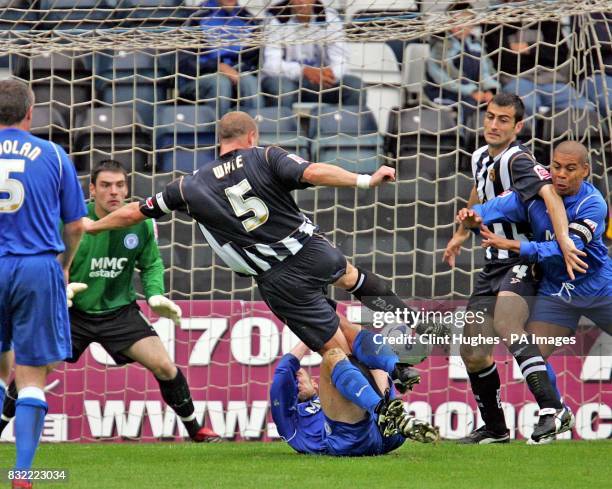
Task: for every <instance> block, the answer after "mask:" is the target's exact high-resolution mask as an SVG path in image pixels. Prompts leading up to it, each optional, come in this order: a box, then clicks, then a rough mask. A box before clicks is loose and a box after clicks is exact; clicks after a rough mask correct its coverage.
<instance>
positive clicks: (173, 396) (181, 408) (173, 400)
mask: <svg viewBox="0 0 612 489" xmlns="http://www.w3.org/2000/svg"><path fill="white" fill-rule="evenodd" d="M157 382H158V383H159V390H160V392H161V395H162V397H163V399H164V401H166V404H168V406H170V407H171V408H172V409H174V412H175V413H176V414H177V415H178V417H179V418H181V421H182V422H183V424H184V425H185V428H186V429H187V433H189V437H190V438H193V437H194V436H195V435H196V434H197V432H198V430H199V429H200V423H198V420H197V419H196V415H195V408H194V407H193V400H192V399H191V392H190V390H189V386H188V385H187V379H186V378H185V376H184V375H183V372H181V370H180V369H179V368H178V367H177V368H176V376H175V377H174V378H173V379H171V380H160V379H157Z"/></svg>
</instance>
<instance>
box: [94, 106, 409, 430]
mask: <svg viewBox="0 0 612 489" xmlns="http://www.w3.org/2000/svg"><path fill="white" fill-rule="evenodd" d="M218 130H219V139H220V144H221V149H220V155H221V156H220V157H219V159H218V160H216V161H213V162H210V163H207V164H205V165H203V166H202V167H201V168H200V169H198V170H196V171H195V172H194V173H193V174H192V175H187V176H184V177H181V178H180V179H178V180H175V181H174V182H172V183H170V184H169V185H168V186H167V187H166V189H165V190H164V191H163V192H159V193H158V194H156V195H155V196H153V197H150V198H148V199H146V200H145V201H144V202H141V203H132V204H129V205H127V206H124V207H122V208H121V209H119V210H118V211H115V212H113V213H111V214H109V215H108V216H106V217H105V218H103V219H100V220H99V221H96V222H88V224H87V226H88V231H89V232H94V233H97V232H100V231H104V230H108V229H117V228H122V227H126V226H131V225H134V224H136V223H139V222H141V221H143V220H145V219H146V218H147V217H160V216H163V215H165V214H168V213H171V212H172V211H174V210H179V211H182V212H185V213H187V214H188V215H190V216H191V217H193V218H194V219H195V220H196V222H197V223H198V225H199V227H200V230H201V231H202V233H203V235H204V237H205V238H206V240H207V241H208V243H209V244H210V246H211V248H212V249H213V250H214V251H215V253H216V254H217V255H218V256H219V257H220V258H221V259H222V260H223V261H224V262H225V263H226V264H227V265H228V266H229V267H230V268H231V269H232V270H233V271H234V272H236V273H238V274H241V275H243V276H250V277H253V278H254V279H255V281H256V282H257V285H258V287H259V291H260V293H261V295H262V297H263V299H264V300H265V302H266V303H267V305H268V307H269V308H270V309H271V311H272V312H273V313H274V314H275V315H276V316H277V317H278V318H279V319H280V320H281V321H283V322H284V323H286V324H287V325H288V326H289V327H290V328H291V330H292V331H293V332H294V333H295V334H296V335H297V336H298V337H299V338H300V339H301V340H302V341H303V342H304V343H305V344H306V345H308V347H309V348H310V349H311V350H313V351H317V352H319V353H321V354H323V353H325V352H326V351H328V350H331V349H333V348H340V349H342V350H343V351H346V352H348V349H347V343H346V339H345V338H344V335H343V334H342V332H341V331H339V329H338V325H339V319H338V317H337V316H336V311H335V304H334V303H333V301H330V300H329V299H328V298H327V297H326V295H325V290H326V288H327V286H328V285H330V284H334V283H338V285H339V286H342V287H345V288H348V287H352V289H351V290H352V291H353V293H354V294H355V296H356V297H358V298H361V299H362V300H363V301H364V303H366V304H367V303H368V302H369V300H370V299H376V296H377V295H380V294H389V293H391V294H392V292H391V291H390V289H389V288H388V287H387V286H386V284H385V283H384V282H383V281H382V280H381V279H379V278H378V277H376V275H374V274H371V273H368V274H367V275H364V274H363V272H361V273H360V272H359V270H357V269H356V268H355V267H352V266H351V265H349V264H348V262H347V260H346V258H345V257H344V255H343V254H342V253H341V252H340V251H339V250H338V249H337V248H335V247H334V246H333V245H332V244H331V243H330V242H329V241H328V240H327V239H325V237H323V236H322V235H320V234H319V233H318V232H317V231H318V228H317V227H316V226H315V225H314V224H313V223H312V222H310V220H309V219H308V218H306V216H304V214H303V213H302V212H300V210H299V208H298V207H297V205H296V203H295V201H294V199H293V197H292V195H291V191H293V190H295V189H300V188H306V187H309V186H311V185H326V186H333V187H355V186H356V187H358V188H371V187H376V186H378V185H381V184H382V183H384V182H385V181H393V180H394V179H395V170H394V169H392V168H389V167H386V166H385V167H381V168H379V169H378V170H377V171H376V172H375V173H374V174H373V175H357V174H355V173H351V172H349V171H346V170H344V169H342V168H339V167H337V166H333V165H327V164H324V163H310V162H307V161H305V160H303V159H302V158H300V157H299V156H297V155H295V154H290V153H288V152H286V151H284V150H282V149H280V148H278V147H274V146H269V147H266V148H262V147H258V146H256V144H257V139H258V133H257V125H256V124H255V121H254V120H253V119H252V118H251V117H250V116H248V114H245V113H243V112H232V113H229V114H226V115H225V116H224V117H223V118H222V119H221V121H220V122H219V125H218ZM383 299H386V300H387V301H388V302H391V301H393V302H394V304H397V307H402V306H403V304H402V303H401V300H400V299H399V298H398V297H397V296H395V294H393V295H392V296H385V297H383ZM373 306H374V307H375V305H373ZM392 307H396V306H395V305H394V306H392ZM353 354H354V355H355V356H356V357H357V358H358V359H359V360H360V361H362V362H363V363H364V364H365V365H366V366H367V367H368V368H379V369H382V370H384V371H386V372H388V373H390V374H392V375H393V377H394V382H395V383H396V385H398V388H401V389H403V390H405V389H406V388H407V384H408V382H409V381H411V379H410V377H411V376H412V375H413V374H412V373H411V372H409V370H408V369H407V367H406V366H404V365H401V364H399V362H398V357H397V355H395V354H394V353H393V351H392V350H391V349H390V348H389V347H384V348H380V347H379V346H378V345H375V344H374V341H373V335H372V334H371V333H369V332H367V331H363V332H360V333H359V335H358V337H357V338H356V339H355V341H354V344H353ZM343 368H344V367H343ZM344 373H345V375H343V376H342V378H343V379H345V380H344V382H343V383H342V384H337V385H336V388H337V389H338V390H339V391H340V392H341V393H342V395H343V396H344V397H345V398H347V399H350V400H353V401H354V402H359V403H362V402H363V399H359V396H356V393H357V392H358V391H359V389H360V388H361V387H362V386H364V385H365V384H366V383H367V380H366V379H365V378H364V377H363V374H362V373H361V372H360V371H359V370H358V369H357V368H354V367H353V368H351V366H346V368H345V369H344ZM370 401H371V404H373V405H370V406H369V408H372V409H373V408H374V407H376V404H378V400H377V399H376V400H375V398H374V397H371V398H370ZM378 409H379V411H381V412H382V411H384V410H385V409H386V407H385V406H382V405H381V406H379V407H378ZM383 418H384V416H381V419H383Z"/></svg>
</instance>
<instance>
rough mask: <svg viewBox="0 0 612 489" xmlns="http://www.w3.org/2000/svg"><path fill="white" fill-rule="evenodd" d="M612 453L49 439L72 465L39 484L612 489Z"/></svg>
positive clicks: (42, 453) (59, 461)
mask: <svg viewBox="0 0 612 489" xmlns="http://www.w3.org/2000/svg"><path fill="white" fill-rule="evenodd" d="M13 450H14V448H13V446H11V445H7V444H2V445H0V467H3V468H6V467H7V465H9V464H10V463H11V462H12V461H13V460H14V453H13ZM611 453H612V441H611V440H607V441H597V442H557V443H554V444H551V445H547V446H539V447H538V446H536V447H532V446H527V445H525V443H524V442H514V443H512V444H510V445H488V446H457V445H455V444H452V443H450V442H447V443H439V444H436V445H418V444H415V443H406V444H405V445H404V446H403V447H402V448H401V449H400V450H398V451H396V452H393V453H391V454H389V455H385V456H384V457H373V458H353V459H349V458H332V457H322V456H320V457H312V456H304V455H298V454H296V453H294V452H293V451H292V450H291V449H290V448H289V447H288V446H287V445H285V444H284V443H281V442H278V443H255V442H253V443H231V442H226V443H221V444H213V445H203V444H202V445H196V444H191V443H180V444H171V443H151V444H127V443H125V444H108V443H97V444H87V445H85V444H60V445H52V444H44V445H42V447H41V448H40V450H39V453H38V454H37V457H36V467H38V468H60V467H61V468H66V469H68V471H69V479H68V481H66V482H61V483H60V482H57V483H53V484H51V483H39V484H38V485H35V487H49V488H52V487H55V488H58V489H60V488H82V489H98V488H99V489H115V488H118V489H119V488H120V489H129V488H143V489H158V488H159V489H162V488H163V489H170V488H180V489H196V488H197V489H200V488H202V489H204V488H205V489H208V488H228V489H230V488H231V489H239V488H258V489H260V488H272V489H289V488H296V489H298V488H299V489H309V488H317V489H328V488H331V489H344V488H347V489H349V488H350V489H359V488H367V489H370V488H372V489H373V488H385V489H386V488H404V487H405V488H410V489H423V488H427V489H429V488H436V489H437V488H440V489H446V488H448V489H463V488H470V489H472V488H473V489H480V488H486V489H496V488H504V489H506V488H508V489H539V488H541V489H564V488H568V489H581V488H585V489H586V488H588V489H599V488H602V489H603V488H608V487H611V486H610V484H611V482H610V481H611V480H612V468H611V467H612V464H610V454H611ZM0 487H1V486H0Z"/></svg>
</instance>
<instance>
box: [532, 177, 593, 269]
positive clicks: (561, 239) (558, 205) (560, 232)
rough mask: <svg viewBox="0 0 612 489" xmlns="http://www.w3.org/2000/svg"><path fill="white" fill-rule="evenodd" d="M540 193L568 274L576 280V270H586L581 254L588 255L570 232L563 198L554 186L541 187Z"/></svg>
mask: <svg viewBox="0 0 612 489" xmlns="http://www.w3.org/2000/svg"><path fill="white" fill-rule="evenodd" d="M538 195H539V196H540V197H541V198H542V200H544V203H545V204H546V209H548V216H549V217H550V220H551V222H552V225H553V230H554V231H555V239H556V240H557V243H558V244H559V249H560V250H561V252H562V254H563V259H564V260H565V267H566V269H567V274H568V275H569V277H570V278H571V279H572V280H574V279H575V276H574V270H576V271H577V272H580V273H584V272H585V271H586V270H585V268H586V263H584V262H583V261H582V260H581V259H580V256H586V253H584V252H583V251H582V250H581V249H580V248H578V247H577V246H576V241H575V240H574V239H573V238H572V235H571V234H570V232H569V223H568V221H567V213H566V211H565V206H564V205H563V199H562V198H561V197H560V196H559V194H557V192H555V190H554V188H553V186H552V185H546V186H544V187H542V188H540V191H539V192H538Z"/></svg>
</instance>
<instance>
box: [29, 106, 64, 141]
mask: <svg viewBox="0 0 612 489" xmlns="http://www.w3.org/2000/svg"><path fill="white" fill-rule="evenodd" d="M68 127H69V125H68V124H66V120H65V119H64V118H63V117H62V114H61V113H60V112H59V111H58V110H57V109H54V108H53V107H50V106H47V107H36V108H35V109H34V111H33V112H32V129H31V132H32V134H34V136H37V137H39V138H42V139H48V140H49V141H53V142H54V143H57V144H59V145H60V146H61V147H62V148H64V149H65V150H66V152H67V153H68V152H70V131H69V129H68Z"/></svg>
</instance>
